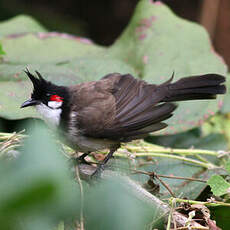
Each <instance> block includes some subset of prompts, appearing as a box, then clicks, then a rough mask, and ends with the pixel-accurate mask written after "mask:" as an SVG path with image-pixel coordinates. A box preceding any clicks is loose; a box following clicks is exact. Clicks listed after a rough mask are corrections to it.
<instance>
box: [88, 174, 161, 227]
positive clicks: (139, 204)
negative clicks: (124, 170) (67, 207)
mask: <svg viewBox="0 0 230 230" xmlns="http://www.w3.org/2000/svg"><path fill="white" fill-rule="evenodd" d="M132 190H133V188H131V187H129V185H128V184H125V181H123V180H122V178H120V177H117V178H116V177H114V178H112V177H110V178H109V179H108V180H105V181H103V182H102V183H100V184H97V185H96V186H95V187H94V189H93V190H92V189H90V190H87V191H85V194H86V197H85V201H86V202H85V212H84V213H85V214H86V215H85V224H86V226H85V227H86V229H90V230H91V229H92V230H101V229H111V230H117V229H119V230H127V229H132V230H142V229H153V228H154V229H156V228H157V229H162V230H163V229H164V227H163V224H162V221H164V218H165V215H164V214H163V212H162V208H163V207H160V206H159V205H157V204H155V205H153V203H150V202H149V203H147V202H144V201H143V200H141V199H140V198H138V197H137V196H136V195H134V194H133V192H132Z"/></svg>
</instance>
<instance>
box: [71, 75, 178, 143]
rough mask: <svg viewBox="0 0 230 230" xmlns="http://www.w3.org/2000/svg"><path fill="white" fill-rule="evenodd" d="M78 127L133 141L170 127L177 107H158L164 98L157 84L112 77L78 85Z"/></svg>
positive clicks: (86, 132) (88, 132)
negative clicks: (168, 122)
mask: <svg viewBox="0 0 230 230" xmlns="http://www.w3.org/2000/svg"><path fill="white" fill-rule="evenodd" d="M77 91H78V93H77V95H75V98H76V99H75V102H76V104H77V106H76V107H75V109H74V110H75V111H77V125H78V127H79V128H80V130H82V132H83V134H84V135H86V136H91V137H97V138H110V139H123V140H124V141H125V140H131V139H135V138H140V137H142V136H143V135H146V134H147V133H149V132H153V131H156V130H159V129H162V128H165V127H166V126H167V125H166V124H165V123H162V122H161V121H163V120H165V119H167V118H169V117H171V116H172V111H173V110H174V109H175V108H176V106H175V105H174V104H172V103H163V104H158V103H159V102H160V101H161V100H162V99H163V98H164V92H162V93H161V92H159V91H158V90H157V87H156V85H149V84H147V83H146V82H144V81H141V80H137V79H135V78H134V77H132V76H131V75H120V74H110V75H107V76H105V77H104V78H102V79H101V80H100V81H97V82H90V83H84V84H82V85H79V86H78V90H77Z"/></svg>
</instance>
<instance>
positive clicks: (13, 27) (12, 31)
mask: <svg viewBox="0 0 230 230" xmlns="http://www.w3.org/2000/svg"><path fill="white" fill-rule="evenodd" d="M45 31H46V29H45V28H44V27H42V26H41V25H40V24H39V23H38V22H37V21H35V20H34V19H33V18H31V17H30V16H27V15H20V16H16V17H14V18H12V19H9V20H6V21H3V22H1V23H0V39H1V38H2V37H4V36H8V35H10V36H11V37H17V34H23V33H34V32H45Z"/></svg>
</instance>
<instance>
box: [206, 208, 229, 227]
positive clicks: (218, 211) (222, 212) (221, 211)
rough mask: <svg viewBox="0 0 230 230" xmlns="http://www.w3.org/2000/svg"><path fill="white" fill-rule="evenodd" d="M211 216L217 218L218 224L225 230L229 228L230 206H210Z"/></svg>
mask: <svg viewBox="0 0 230 230" xmlns="http://www.w3.org/2000/svg"><path fill="white" fill-rule="evenodd" d="M210 211H211V215H212V216H211V218H212V219H215V221H216V224H217V226H218V227H220V228H221V229H223V230H228V229H229V220H230V207H223V206H222V207H215V208H210Z"/></svg>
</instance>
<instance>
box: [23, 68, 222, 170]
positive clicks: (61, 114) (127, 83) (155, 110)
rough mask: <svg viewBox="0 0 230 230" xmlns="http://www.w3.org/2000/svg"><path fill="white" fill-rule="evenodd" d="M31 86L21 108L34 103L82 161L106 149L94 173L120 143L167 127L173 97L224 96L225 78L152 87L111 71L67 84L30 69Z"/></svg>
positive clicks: (192, 78) (189, 79)
mask: <svg viewBox="0 0 230 230" xmlns="http://www.w3.org/2000/svg"><path fill="white" fill-rule="evenodd" d="M24 72H25V73H26V75H27V76H28V78H29V79H30V80H31V82H32V84H33V92H32V94H31V98H30V99H28V100H26V101H25V102H24V103H23V104H22V105H21V108H25V107H28V106H35V107H36V109H37V111H38V112H39V113H40V114H41V115H42V117H43V118H44V120H45V121H46V122H47V123H48V124H49V125H50V126H51V127H52V128H53V129H54V130H57V131H58V132H59V133H60V134H61V135H62V137H63V139H64V140H65V142H66V143H67V144H68V145H69V146H70V147H72V148H73V149H74V150H75V151H76V152H82V153H83V154H82V155H81V156H80V157H79V160H80V161H82V162H86V161H85V157H86V156H87V155H88V154H90V153H91V152H95V151H98V150H102V149H109V153H108V154H107V156H106V157H105V158H104V160H103V161H102V162H101V163H100V164H98V166H97V169H96V170H95V173H94V174H98V173H99V172H101V171H102V170H103V169H104V166H105V164H106V163H107V162H108V160H109V159H110V158H111V157H112V156H113V154H114V152H115V151H116V150H117V149H118V148H120V146H121V143H125V142H130V141H132V140H136V139H141V138H145V137H146V136H148V134H149V133H152V132H155V131H158V130H161V129H164V128H166V127H167V124H166V123H165V120H167V119H168V118H170V117H171V116H172V115H173V112H174V111H175V109H176V108H177V104H176V103H175V102H177V101H187V100H206V99H215V98H216V96H217V95H218V94H225V92H226V87H225V85H224V82H225V77H224V76H222V75H219V74H215V73H209V74H204V75H196V76H188V77H184V78H181V79H179V80H177V81H176V82H173V77H174V73H173V75H172V77H171V78H170V79H169V80H167V81H166V82H164V83H162V84H159V85H156V84H149V83H147V82H146V81H144V80H141V79H137V78H135V77H133V76H132V75H131V74H120V73H110V74H107V75H105V76H104V77H102V78H101V79H100V80H98V81H91V82H83V83H80V84H76V85H71V86H61V85H56V84H54V83H52V82H50V81H47V80H45V78H44V77H43V76H42V75H41V73H39V72H38V71H35V73H36V75H35V74H32V73H31V72H30V71H29V70H28V69H26V70H24Z"/></svg>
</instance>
